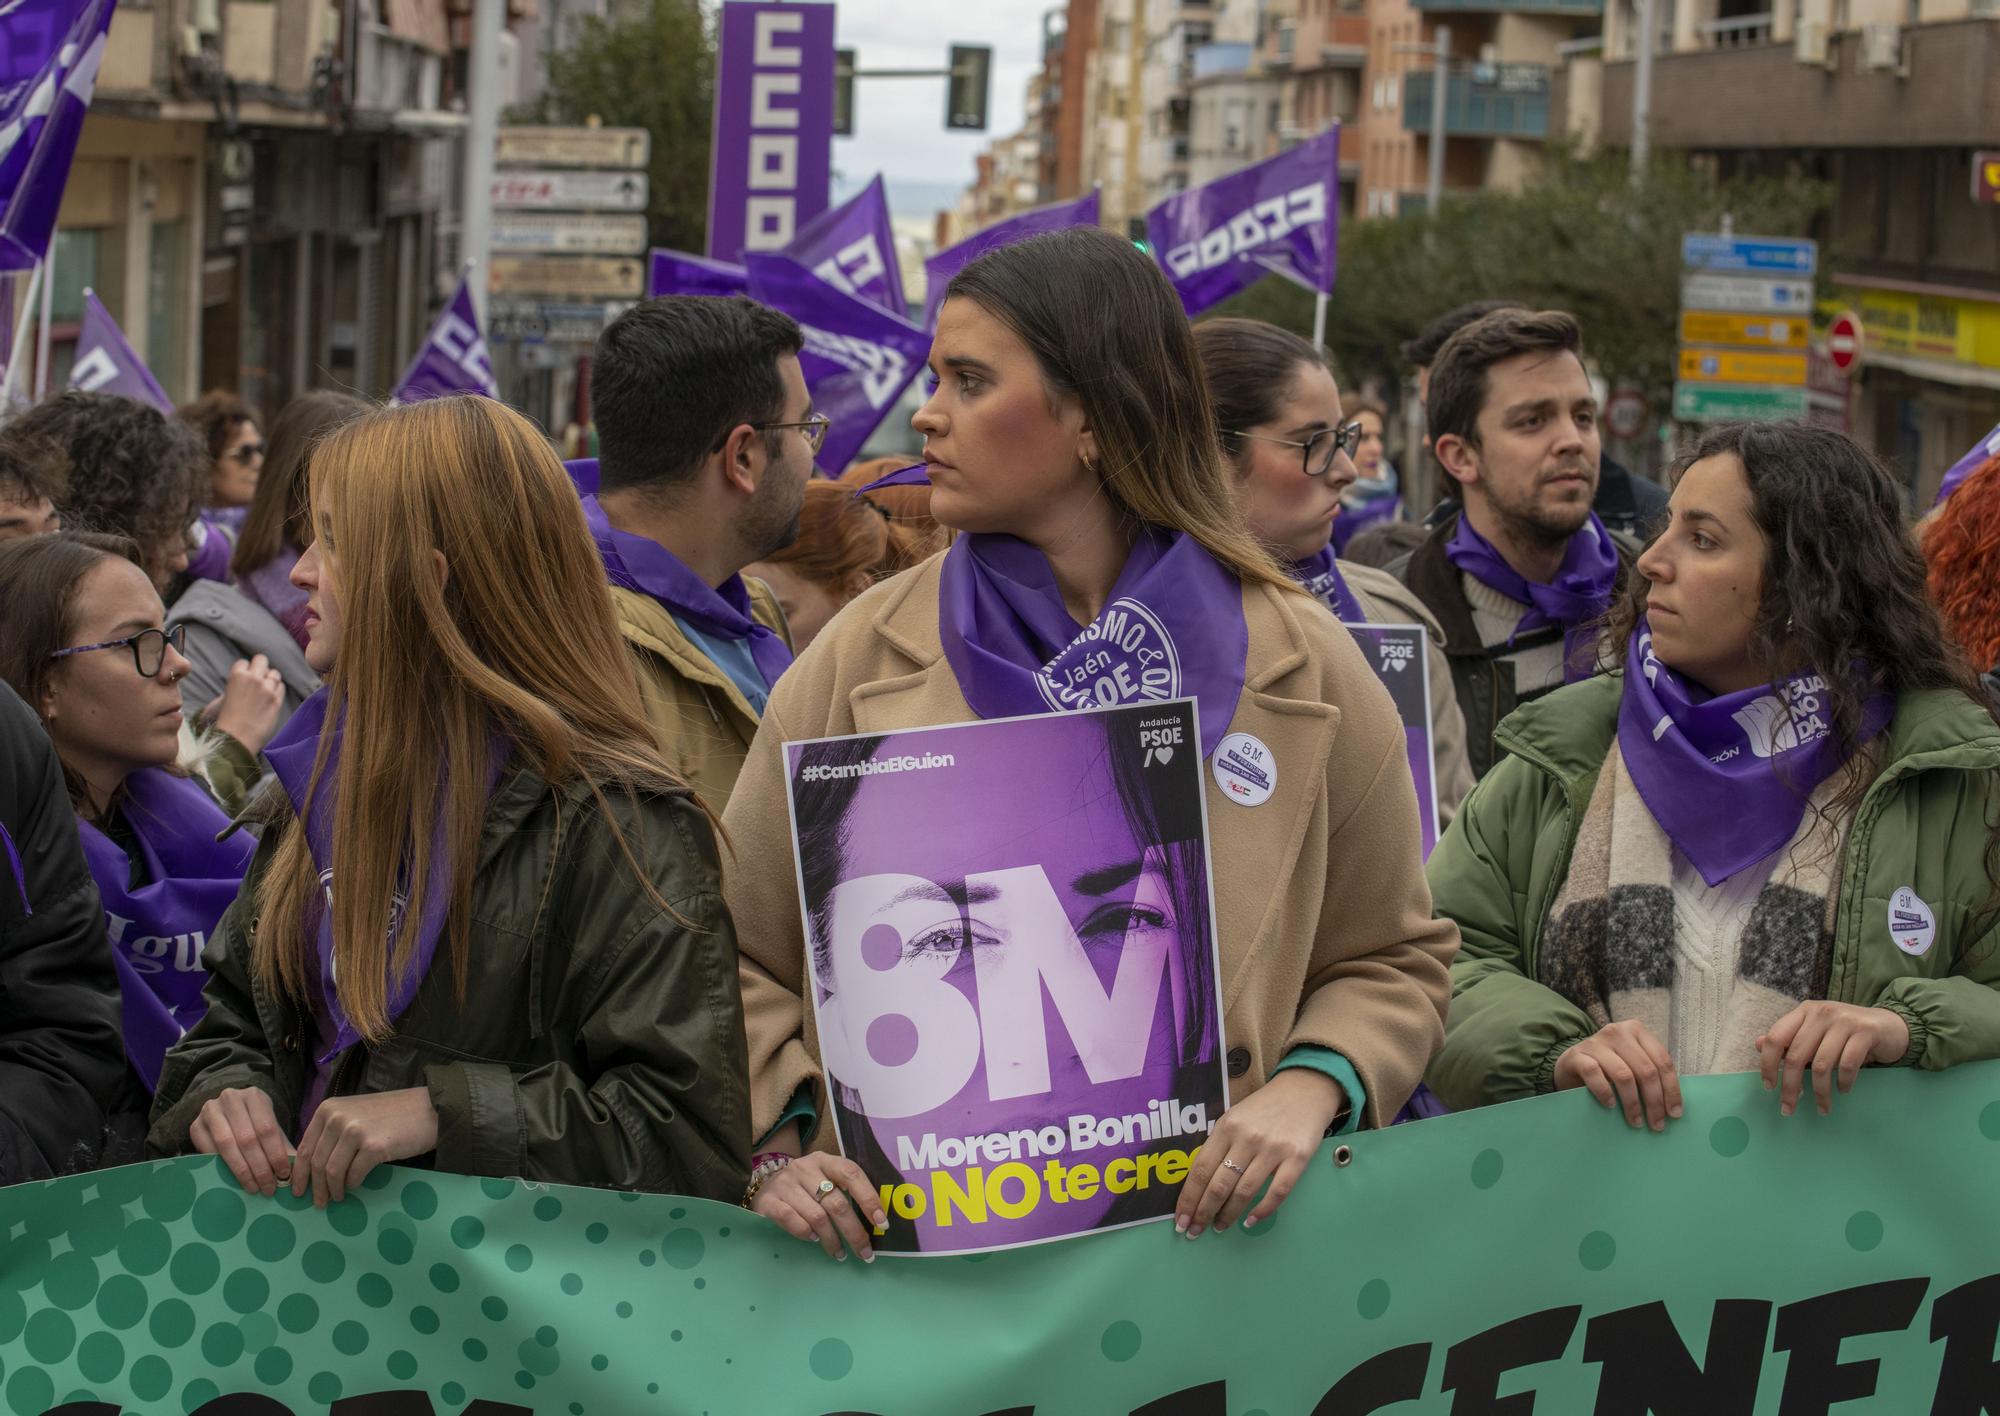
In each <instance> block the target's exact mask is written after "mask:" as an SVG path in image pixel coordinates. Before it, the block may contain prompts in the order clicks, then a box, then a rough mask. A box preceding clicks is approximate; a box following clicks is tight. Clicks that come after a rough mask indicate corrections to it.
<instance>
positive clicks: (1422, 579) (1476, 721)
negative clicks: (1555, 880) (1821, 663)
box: [1402, 308, 1631, 777]
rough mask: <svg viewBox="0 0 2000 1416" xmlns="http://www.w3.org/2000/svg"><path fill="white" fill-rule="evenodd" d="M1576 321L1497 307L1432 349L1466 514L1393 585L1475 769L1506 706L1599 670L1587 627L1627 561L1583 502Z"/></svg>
mask: <svg viewBox="0 0 2000 1416" xmlns="http://www.w3.org/2000/svg"><path fill="white" fill-rule="evenodd" d="M1581 350H1582V338H1581V335H1580V333H1579V331H1578V329H1577V323H1576V321H1575V319H1573V318H1572V317H1571V316H1569V315H1566V314H1563V313H1562V312H1560V311H1554V310H1544V311H1541V312H1539V313H1537V312H1534V311H1530V310H1523V309H1517V308H1509V309H1501V310H1496V311H1493V312H1492V313H1490V314H1487V315H1484V316H1482V317H1481V318H1479V319H1477V320H1475V321H1473V322H1472V323H1471V324H1469V325H1467V326H1465V328H1463V329H1461V330H1460V331H1459V332H1458V333H1457V334H1455V335H1453V336H1452V337H1451V339H1450V340H1448V341H1447V342H1446V344H1445V346H1444V348H1443V349H1441V350H1439V351H1438V356H1437V361H1436V363H1435V364H1433V365H1432V367H1431V372H1430V387H1429V390H1428V394H1429V396H1428V398H1427V399H1426V400H1425V411H1426V414H1427V417H1428V420H1429V424H1430V436H1431V446H1432V449H1433V451H1434V452H1435V454H1436V456H1437V460H1438V463H1439V465H1440V466H1442V467H1443V468H1444V470H1445V471H1446V473H1448V474H1449V475H1450V476H1451V478H1452V480H1453V481H1454V482H1456V483H1457V484H1458V490H1459V494H1460V497H1461V499H1462V501H1463V507H1462V509H1461V510H1460V511H1458V512H1457V513H1455V514H1453V515H1451V516H1448V517H1447V518H1445V519H1444V520H1443V521H1442V522H1441V523H1440V524H1439V525H1438V526H1437V527H1436V528H1435V529H1433V531H1432V532H1431V534H1430V536H1429V538H1428V539H1427V540H1425V541H1424V543H1423V544H1422V545H1420V546H1418V547H1417V549H1416V550H1415V551H1414V552H1412V553H1411V555H1410V558H1409V561H1408V563H1407V565H1406V566H1405V567H1404V569H1403V572H1402V574H1403V579H1404V581H1405V582H1406V583H1407V584H1408V585H1409V587H1410V589H1411V590H1413V591H1415V592H1416V594H1417V597H1418V598H1419V599H1421V600H1422V601H1423V602H1424V604H1425V605H1426V606H1427V607H1428V608H1429V609H1430V611H1431V613H1433V614H1434V615H1436V616H1437V619H1438V622H1439V624H1440V625H1442V627H1443V629H1444V652H1445V656H1446V658H1447V659H1449V660H1450V662H1451V670H1452V682H1453V686H1454V687H1455V688H1456V690H1457V692H1458V701H1459V707H1460V708H1462V709H1463V710H1464V712H1465V725H1466V739H1467V741H1466V746H1467V748H1468V755H1469V756H1470V758H1471V760H1472V770H1473V775H1474V776H1476V777H1477V776H1484V775H1485V773H1486V769H1487V768H1488V767H1489V766H1491V765H1492V761H1493V729H1494V728H1495V727H1497V726H1499V723H1500V721H1501V719H1503V718H1505V717H1506V716H1507V715H1508V714H1509V713H1511V712H1513V711H1514V709H1515V708H1516V707H1517V706H1518V705H1520V704H1522V703H1525V702H1528V701H1530V700H1531V699H1534V698H1538V697H1540V696H1541V695H1542V694H1544V693H1547V692H1548V691H1549V690H1551V689H1555V688H1560V687H1561V686H1562V685H1563V684H1564V683H1566V682H1573V681H1575V680H1577V679H1580V678H1587V677H1589V676H1590V674H1591V673H1592V672H1594V669H1595V665H1596V657H1597V656H1596V639H1597V632H1596V621H1597V620H1598V619H1599V618H1600V617H1601V616H1602V615H1603V614H1604V613H1605V611H1606V610H1607V609H1608V608H1609V607H1610V604H1611V601H1612V597H1613V596H1614V595H1616V594H1617V593H1618V592H1619V590H1620V588H1621V587H1622V586H1623V584H1624V581H1625V578H1626V576H1627V575H1628V574H1629V572H1630V568H1631V567H1630V557H1631V552H1630V550H1629V549H1628V548H1626V547H1625V546H1624V545H1622V544H1621V543H1620V542H1619V541H1618V540H1617V539H1616V538H1614V537H1613V536H1612V534H1611V532H1610V531H1608V530H1607V529H1605V526H1604V523H1603V522H1602V521H1600V520H1599V519H1598V517H1597V514H1596V513H1595V512H1594V511H1592V509H1591V500H1592V498H1593V496H1594V495H1595V494H1596V491H1597V480H1598V458H1599V453H1600V440H1599V435H1598V427H1597V400H1596V398H1595V397H1594V396H1593V395H1592V393H1591V391H1590V378H1589V376H1588V375H1587V374H1586V373H1585V372H1584V367H1583V358H1582V352H1581Z"/></svg>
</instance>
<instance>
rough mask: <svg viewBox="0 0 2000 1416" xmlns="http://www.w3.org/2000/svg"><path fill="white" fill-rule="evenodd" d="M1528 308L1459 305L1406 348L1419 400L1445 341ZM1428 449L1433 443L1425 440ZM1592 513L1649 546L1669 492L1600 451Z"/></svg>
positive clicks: (1442, 512) (1448, 507)
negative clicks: (1490, 318)
mask: <svg viewBox="0 0 2000 1416" xmlns="http://www.w3.org/2000/svg"><path fill="white" fill-rule="evenodd" d="M1526 308H1528V307H1527V306H1526V305H1523V304H1522V303H1521V302H1520V301H1519V300H1474V301H1473V302H1472V303H1471V304H1469V305H1460V306H1459V307H1458V308H1457V309H1455V310H1448V311H1446V312H1445V313H1444V314H1442V315H1439V316H1438V317H1437V318H1436V319H1434V320H1432V321H1431V322H1430V324H1428V325H1427V326H1425V328H1424V332H1423V333H1422V334H1420V335H1418V336H1417V337H1416V338H1415V339H1412V340H1408V341H1406V342H1405V343H1404V345H1403V358H1404V360H1405V361H1407V362H1408V363H1409V365H1410V367H1411V368H1413V369H1415V370H1416V375H1417V401H1418V402H1419V403H1422V402H1424V401H1425V400H1426V399H1427V398H1428V397H1429V395H1430V373H1431V365H1433V364H1435V363H1436V362H1437V356H1438V351H1439V350H1440V349H1442V348H1444V345H1445V341H1446V340H1448V339H1450V338H1451V337H1452V336H1453V335H1454V334H1457V333H1458V332H1459V331H1460V330H1462V329H1464V328H1465V327H1466V326H1467V325H1469V324H1471V323H1472V322H1473V321H1474V320H1476V319H1479V318H1480V317H1481V316H1483V315H1490V314H1492V313H1493V312H1494V311H1495V310H1525V309H1526ZM1424 445H1425V447H1426V448H1428V447H1429V446H1430V439H1429V438H1428V437H1426V438H1425V439H1424ZM1458 509H1459V503H1458V500H1457V498H1456V497H1454V496H1447V497H1446V498H1445V500H1444V501H1443V502H1441V503H1440V504H1439V505H1438V507H1437V509H1436V510H1435V511H1433V512H1432V513H1431V515H1430V517H1429V519H1428V521H1427V522H1426V524H1427V525H1430V526H1436V525H1438V524H1439V523H1440V522H1442V521H1445V520H1448V519H1449V518H1451V517H1452V516H1455V515H1456V514H1457V512H1458ZM1590 509H1591V510H1592V511H1594V512H1596V513H1597V519H1598V520H1599V521H1602V522H1603V523H1604V524H1605V525H1606V526H1608V527H1610V528H1611V529H1612V530H1613V531H1616V532H1617V533H1618V534H1619V535H1621V536H1630V537H1632V538H1633V539H1634V540H1635V541H1640V542H1644V541H1646V540H1647V539H1648V538H1650V537H1651V536H1652V534H1653V533H1654V532H1655V531H1657V530H1658V529H1659V523H1660V522H1662V521H1664V520H1665V519H1666V513H1667V489H1666V488H1665V487H1663V486H1661V485H1660V484H1659V483H1658V482H1655V481H1652V480H1651V479H1650V478H1646V477H1635V476H1633V475H1632V471H1631V469H1630V468H1628V467H1626V466H1625V465H1624V464H1623V463H1620V462H1617V461H1614V460H1613V459H1612V458H1610V457H1608V456H1606V455H1604V453H1603V452H1602V451H1601V450H1600V452H1599V453H1598V459H1597V493H1596V495H1595V496H1594V497H1593V498H1592V500H1591V506H1590Z"/></svg>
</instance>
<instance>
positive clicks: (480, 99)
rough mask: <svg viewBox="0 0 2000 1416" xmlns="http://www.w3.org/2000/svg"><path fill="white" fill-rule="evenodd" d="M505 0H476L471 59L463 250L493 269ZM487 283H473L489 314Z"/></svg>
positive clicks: (476, 302)
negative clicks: (494, 178)
mask: <svg viewBox="0 0 2000 1416" xmlns="http://www.w3.org/2000/svg"><path fill="white" fill-rule="evenodd" d="M503 4H504V0H473V6H472V63H471V73H470V74H468V75H467V78H466V89H467V93H466V127H465V211H464V214H463V217H462V224H461V226H460V241H459V254H460V255H461V256H463V257H464V258H465V259H466V260H469V261H477V262H478V263H479V266H480V268H481V269H486V268H488V257H489V256H491V255H492V253H493V161H494V151H495V146H496V144H497V142H498V140H499V136H500V28H501V19H502V6H503ZM483 286H484V282H482V281H474V282H473V284H472V303H473V307H474V308H475V309H477V310H478V311H479V318H480V321H481V323H482V324H483V323H484V322H485V319H486V291H485V289H484V288H483Z"/></svg>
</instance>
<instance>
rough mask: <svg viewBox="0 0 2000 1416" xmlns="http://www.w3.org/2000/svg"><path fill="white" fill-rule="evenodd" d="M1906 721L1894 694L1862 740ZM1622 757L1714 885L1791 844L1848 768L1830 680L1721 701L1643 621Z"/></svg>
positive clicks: (1880, 705)
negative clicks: (1688, 676) (1816, 801)
mask: <svg viewBox="0 0 2000 1416" xmlns="http://www.w3.org/2000/svg"><path fill="white" fill-rule="evenodd" d="M1895 712H1896V703H1895V700H1894V699H1893V698H1892V697H1890V696H1889V695H1888V694H1886V693H1878V694H1876V695H1874V696H1873V697H1871V698H1870V699H1868V701H1867V703H1866V704H1865V705H1864V707H1863V709H1862V714H1861V725H1860V731H1859V735H1858V736H1859V740H1860V741H1862V742H1866V741H1868V740H1869V739H1870V738H1872V737H1874V736H1875V735H1876V734H1877V733H1879V732H1881V731H1882V729H1883V727H1884V726H1886V725H1887V723H1888V722H1889V720H1890V719H1891V718H1892V717H1894V716H1895ZM1618 749H1619V751H1620V752H1621V753H1623V754H1624V757H1625V769H1626V771H1628V772H1629V773H1631V776H1632V785H1633V786H1635V787H1637V788H1638V789H1639V796H1640V798H1641V799H1642V800H1643V801H1644V802H1645V803H1646V809H1647V810H1648V811H1650V812H1652V813H1653V819H1654V820H1655V821H1657V822H1658V823H1659V825H1660V829H1661V830H1662V831H1664V832H1665V833H1666V834H1667V838H1668V839H1669V840H1671V841H1672V842H1673V843H1674V844H1675V845H1676V846H1679V847H1680V849H1681V853H1682V854H1683V855H1685V856H1686V857H1687V858H1688V861H1689V862H1690V863H1691V864H1692V865H1693V866H1694V868H1695V869H1696V870H1698V871H1700V872H1701V878H1702V879H1703V880H1706V881H1707V882H1708V883H1709V884H1710V885H1719V884H1721V883H1722V882H1723V881H1724V880H1727V879H1728V878H1729V877H1730V876H1732V875H1734V874H1736V872H1737V871H1739V870H1742V869H1744V868H1745V867H1747V866H1751V865H1755V864H1756V863H1757V862H1758V861H1760V860H1762V859H1764V858H1765V857H1766V856H1768V855H1770V854H1771V853H1772V852H1773V851H1775V850H1778V849H1779V848H1780V847H1782V846H1783V845H1784V844H1785V843H1786V842H1787V841H1789V840H1791V839H1792V837H1793V836H1794V835H1796V834H1797V832H1798V829H1799V822H1800V821H1801V820H1802V819H1803V818H1804V816H1805V809H1806V798H1807V797H1809V796H1811V795H1812V793H1813V791H1814V789H1815V788H1817V787H1818V786H1819V785H1820V783H1822V782H1824V781H1825V780H1826V779H1827V778H1828V777H1830V776H1832V775H1833V774H1834V772H1836V771H1838V770H1839V768H1840V767H1841V765H1842V764H1843V763H1844V762H1846V760H1847V757H1846V755H1845V754H1844V753H1843V752H1842V751H1841V748H1840V745H1839V743H1838V741H1837V740H1836V739H1835V738H1834V735H1833V713H1832V707H1831V705H1830V704H1829V703H1828V702H1827V699H1826V681H1825V679H1823V678H1822V677H1821V676H1820V675H1819V674H1817V673H1815V672H1813V671H1811V670H1807V671H1806V672H1804V673H1798V674H1794V675H1792V676H1791V677H1790V678H1788V679H1786V680H1785V681H1784V682H1783V683H1779V684H1774V685H1771V686H1769V687H1766V688H1749V689H1744V690H1742V691H1741V692H1737V693H1729V694H1724V695H1722V696H1721V697H1717V696H1715V695H1714V694H1711V693H1709V692H1708V691H1707V690H1705V689H1703V688H1701V687H1700V686H1699V685H1697V684H1693V683H1690V682H1688V681H1687V680H1685V679H1683V678H1682V677H1681V676H1680V675H1679V674H1676V673H1675V672H1674V671H1673V670H1672V669H1670V668H1668V667H1667V666H1666V665H1665V664H1663V663H1661V662H1660V661H1659V659H1658V658H1656V657H1655V656H1654V654H1653V634H1652V630H1651V629H1650V628H1649V627H1648V626H1647V625H1646V623H1645V622H1644V621H1643V620H1642V621H1640V623H1639V627H1638V628H1637V629H1635V630H1634V631H1633V632H1632V642H1631V644H1630V646H1629V647H1628V648H1627V651H1626V656H1625V684H1624V689H1623V692H1622V694H1621V696H1620V698H1619V700H1618Z"/></svg>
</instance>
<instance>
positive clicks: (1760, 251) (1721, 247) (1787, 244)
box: [1681, 231, 1819, 275]
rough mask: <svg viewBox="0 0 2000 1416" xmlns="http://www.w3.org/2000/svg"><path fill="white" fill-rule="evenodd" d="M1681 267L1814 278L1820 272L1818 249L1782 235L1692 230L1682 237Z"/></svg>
mask: <svg viewBox="0 0 2000 1416" xmlns="http://www.w3.org/2000/svg"><path fill="white" fill-rule="evenodd" d="M1681 264H1682V265H1684V266H1686V267H1687V268H1688V269H1690V270H1710V271H1741V272H1743V273H1745V274H1761V273H1763V272H1766V271H1768V272H1771V273H1773V274H1784V275H1811V274H1812V273H1813V272H1814V271H1816V270H1818V269H1819V246H1818V244H1817V243H1816V242H1813V241H1798V240H1791V239H1789V238H1786V237H1779V236H1711V235H1705V234H1703V233H1701V232H1696V231H1690V232H1688V233H1686V234H1685V235H1683V236H1682V237H1681Z"/></svg>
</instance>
